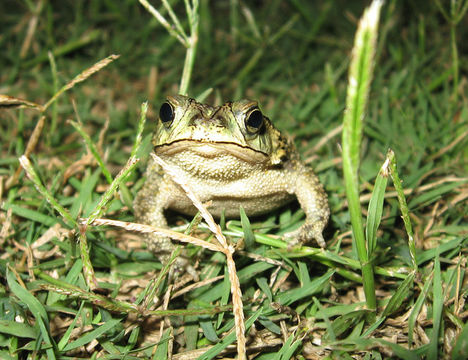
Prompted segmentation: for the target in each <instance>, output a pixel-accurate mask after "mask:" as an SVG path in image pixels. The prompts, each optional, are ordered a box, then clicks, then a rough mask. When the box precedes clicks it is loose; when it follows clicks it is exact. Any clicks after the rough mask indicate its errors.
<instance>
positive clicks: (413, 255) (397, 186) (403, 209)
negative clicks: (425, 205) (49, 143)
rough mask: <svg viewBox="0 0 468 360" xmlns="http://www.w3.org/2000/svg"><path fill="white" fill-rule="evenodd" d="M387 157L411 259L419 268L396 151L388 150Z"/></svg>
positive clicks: (414, 265)
mask: <svg viewBox="0 0 468 360" xmlns="http://www.w3.org/2000/svg"><path fill="white" fill-rule="evenodd" d="M387 159H390V166H389V167H390V175H391V177H392V180H393V185H394V186H395V189H396V191H397V196H398V202H399V204H400V211H401V216H402V217H403V222H404V223H405V229H406V233H407V234H408V246H409V250H410V255H411V261H412V262H413V267H414V269H415V270H417V269H418V264H417V259H416V244H415V242H414V236H413V226H412V225H411V219H410V216H409V209H408V205H407V204H406V197H405V194H404V192H403V186H402V185H401V180H400V176H399V175H398V169H397V163H396V158H395V153H394V152H393V151H392V150H388V153H387Z"/></svg>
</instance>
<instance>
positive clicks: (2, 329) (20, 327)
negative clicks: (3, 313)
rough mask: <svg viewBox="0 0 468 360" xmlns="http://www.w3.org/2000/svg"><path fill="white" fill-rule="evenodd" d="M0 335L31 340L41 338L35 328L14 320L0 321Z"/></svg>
mask: <svg viewBox="0 0 468 360" xmlns="http://www.w3.org/2000/svg"><path fill="white" fill-rule="evenodd" d="M0 333H3V334H8V335H13V336H17V337H20V338H29V339H37V337H38V336H39V334H38V333H37V330H36V329H35V328H33V327H31V326H29V325H28V324H23V323H20V322H16V321H12V320H0Z"/></svg>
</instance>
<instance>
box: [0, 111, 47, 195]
mask: <svg viewBox="0 0 468 360" xmlns="http://www.w3.org/2000/svg"><path fill="white" fill-rule="evenodd" d="M45 119H46V117H45V116H41V117H40V118H39V121H38V122H37V123H36V126H35V127H34V130H33V132H32V134H31V137H30V138H29V140H28V144H27V145H26V150H25V151H24V154H23V155H24V156H26V157H29V155H30V154H31V153H32V152H33V150H34V148H35V147H36V145H37V143H38V141H39V137H40V136H41V133H42V129H43V128H44V123H45ZM21 169H22V168H21V166H18V168H17V169H16V171H15V173H14V175H13V176H12V177H10V178H9V179H8V181H7V183H6V187H7V188H10V187H11V186H13V185H15V184H16V183H17V182H18V179H19V176H20V174H21Z"/></svg>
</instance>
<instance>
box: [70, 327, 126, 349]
mask: <svg viewBox="0 0 468 360" xmlns="http://www.w3.org/2000/svg"><path fill="white" fill-rule="evenodd" d="M120 321H121V320H120V319H111V320H108V321H106V322H105V323H103V324H102V325H101V326H99V327H97V328H96V329H94V330H93V331H90V332H89V333H87V334H85V335H83V336H81V337H79V338H78V339H76V340H74V341H72V342H71V343H69V344H67V345H66V346H65V347H64V348H63V351H70V350H73V349H76V348H78V347H80V346H83V345H86V344H88V343H90V342H91V341H92V340H94V339H97V338H98V337H99V336H101V335H103V334H105V333H106V332H107V331H109V330H111V329H112V328H113V327H115V326H116V325H117V324H119V323H120Z"/></svg>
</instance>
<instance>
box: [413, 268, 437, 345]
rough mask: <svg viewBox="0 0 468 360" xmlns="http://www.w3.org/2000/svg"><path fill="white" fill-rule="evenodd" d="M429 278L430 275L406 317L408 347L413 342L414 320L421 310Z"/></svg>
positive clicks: (427, 290) (429, 284)
mask: <svg viewBox="0 0 468 360" xmlns="http://www.w3.org/2000/svg"><path fill="white" fill-rule="evenodd" d="M431 276H432V274H431ZM429 280H430V277H427V278H426V281H425V283H424V287H423V288H422V290H421V293H420V294H419V296H418V298H417V299H416V302H415V303H414V305H413V309H412V310H411V314H410V316H409V318H408V344H409V346H410V347H411V346H412V344H413V331H414V325H415V324H416V320H417V318H418V315H419V312H420V311H421V308H422V306H423V304H424V301H425V300H426V297H427V293H428V292H429V287H430V286H431V284H432V282H431V281H429Z"/></svg>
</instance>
